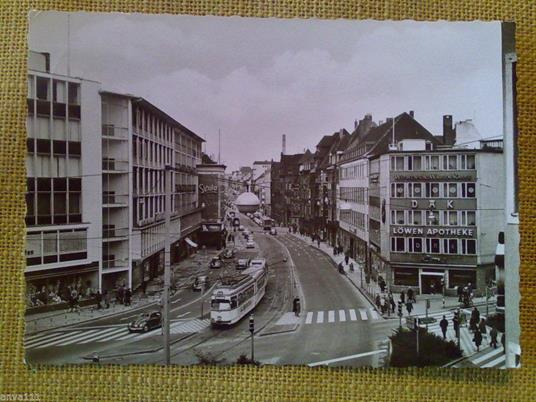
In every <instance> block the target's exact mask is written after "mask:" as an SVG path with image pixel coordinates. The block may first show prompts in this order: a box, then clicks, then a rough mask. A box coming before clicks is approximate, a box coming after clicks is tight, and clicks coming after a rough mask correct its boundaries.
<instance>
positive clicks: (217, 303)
mask: <svg viewBox="0 0 536 402" xmlns="http://www.w3.org/2000/svg"><path fill="white" fill-rule="evenodd" d="M211 306H212V309H213V310H218V311H225V310H230V309H231V305H230V303H229V300H225V299H214V300H212V302H211Z"/></svg>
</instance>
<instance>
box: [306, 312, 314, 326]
mask: <svg viewBox="0 0 536 402" xmlns="http://www.w3.org/2000/svg"><path fill="white" fill-rule="evenodd" d="M312 322H313V312H312V311H309V312H308V313H307V318H306V319H305V323H306V324H311V323H312Z"/></svg>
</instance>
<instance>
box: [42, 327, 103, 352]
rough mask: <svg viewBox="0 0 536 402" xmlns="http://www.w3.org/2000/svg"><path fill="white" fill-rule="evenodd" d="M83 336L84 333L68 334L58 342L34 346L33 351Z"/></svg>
mask: <svg viewBox="0 0 536 402" xmlns="http://www.w3.org/2000/svg"><path fill="white" fill-rule="evenodd" d="M91 332H97V330H93V331H91ZM83 335H84V332H81V333H78V334H72V333H71V334H70V335H69V336H68V337H63V338H62V339H58V340H55V341H52V342H45V343H43V344H41V345H39V346H34V348H35V349H43V348H48V347H50V346H56V345H58V344H60V343H63V342H65V341H66V340H67V339H72V337H79V336H83Z"/></svg>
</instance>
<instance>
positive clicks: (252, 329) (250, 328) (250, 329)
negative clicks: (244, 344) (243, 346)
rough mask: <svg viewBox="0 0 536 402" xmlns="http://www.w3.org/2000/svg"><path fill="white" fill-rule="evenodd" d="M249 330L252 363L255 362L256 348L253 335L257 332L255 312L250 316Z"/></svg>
mask: <svg viewBox="0 0 536 402" xmlns="http://www.w3.org/2000/svg"><path fill="white" fill-rule="evenodd" d="M249 332H251V363H252V364H253V363H254V362H255V348H254V344H253V342H254V341H253V335H254V333H255V319H254V318H253V314H251V315H250V316H249Z"/></svg>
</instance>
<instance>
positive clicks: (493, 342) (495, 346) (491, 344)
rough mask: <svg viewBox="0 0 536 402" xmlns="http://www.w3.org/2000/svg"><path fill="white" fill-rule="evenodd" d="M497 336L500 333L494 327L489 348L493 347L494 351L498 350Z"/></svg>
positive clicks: (490, 334)
mask: <svg viewBox="0 0 536 402" xmlns="http://www.w3.org/2000/svg"><path fill="white" fill-rule="evenodd" d="M497 335H499V333H498V332H497V329H495V327H493V328H492V329H491V331H490V332H489V336H490V341H489V346H492V347H493V349H497Z"/></svg>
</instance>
